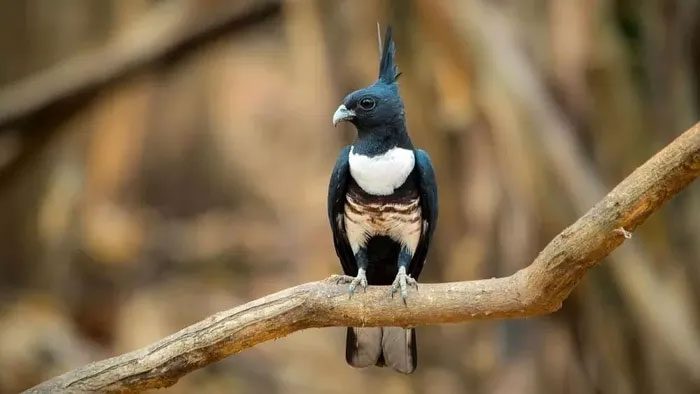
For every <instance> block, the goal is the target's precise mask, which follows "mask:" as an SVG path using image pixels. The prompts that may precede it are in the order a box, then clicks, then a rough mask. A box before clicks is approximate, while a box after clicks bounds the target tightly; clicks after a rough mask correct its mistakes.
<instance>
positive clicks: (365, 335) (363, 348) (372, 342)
mask: <svg viewBox="0 0 700 394" xmlns="http://www.w3.org/2000/svg"><path fill="white" fill-rule="evenodd" d="M416 348H417V346H416V332H415V330H414V329H412V328H409V329H405V328H401V327H363V328H358V327H349V328H348V332H347V341H346V347H345V359H346V360H347V362H348V364H350V365H352V366H353V367H357V368H362V367H369V366H371V365H377V366H380V367H383V366H385V365H386V366H389V367H391V368H393V369H394V370H396V371H398V372H401V373H405V374H410V373H412V372H413V371H414V370H415V369H416V365H417V362H418V357H417V351H416Z"/></svg>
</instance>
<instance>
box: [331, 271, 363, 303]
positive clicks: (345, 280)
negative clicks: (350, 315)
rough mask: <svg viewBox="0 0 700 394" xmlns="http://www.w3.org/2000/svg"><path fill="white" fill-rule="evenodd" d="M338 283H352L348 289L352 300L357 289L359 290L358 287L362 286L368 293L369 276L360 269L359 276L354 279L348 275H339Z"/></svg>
mask: <svg viewBox="0 0 700 394" xmlns="http://www.w3.org/2000/svg"><path fill="white" fill-rule="evenodd" d="M336 283H338V284H340V283H350V286H349V287H348V295H349V296H350V298H352V295H353V294H354V293H355V289H357V286H358V285H359V286H361V287H362V290H363V291H367V275H366V274H365V270H363V269H362V268H360V269H359V270H357V276H356V277H354V278H353V277H352V276H348V275H338V280H337V281H336Z"/></svg>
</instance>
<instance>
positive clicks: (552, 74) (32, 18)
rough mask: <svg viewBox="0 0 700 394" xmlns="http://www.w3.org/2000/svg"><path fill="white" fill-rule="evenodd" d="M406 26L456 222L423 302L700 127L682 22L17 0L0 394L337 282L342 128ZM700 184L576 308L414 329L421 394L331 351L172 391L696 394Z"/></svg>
mask: <svg viewBox="0 0 700 394" xmlns="http://www.w3.org/2000/svg"><path fill="white" fill-rule="evenodd" d="M377 22H380V23H381V24H382V25H386V24H387V23H391V24H393V26H394V28H395V37H396V41H397V47H398V63H399V65H400V68H401V70H402V71H403V76H402V77H401V80H400V85H401V92H402V94H403V97H404V99H405V103H406V109H407V114H408V126H409V131H410V134H411V136H412V138H413V140H414V142H415V143H416V144H417V145H418V146H420V147H423V148H425V149H426V150H428V151H429V152H430V154H431V156H432V158H433V161H434V164H435V166H436V170H437V175H438V183H439V189H440V205H441V212H440V213H441V216H440V223H439V226H438V230H437V233H436V238H437V240H436V242H435V244H434V247H433V250H432V251H431V254H430V257H429V261H428V263H427V265H426V269H425V270H424V275H423V277H422V278H421V279H422V281H424V282H438V281H456V280H467V279H477V278H485V277H492V276H501V275H508V274H510V273H512V272H514V271H516V270H518V269H519V268H522V267H524V266H526V265H527V264H529V263H530V262H531V261H532V260H533V258H534V257H535V256H536V254H537V253H538V251H539V250H540V249H541V248H542V247H543V246H544V245H546V243H547V242H548V241H549V240H550V239H551V238H552V237H553V236H554V235H556V234H557V233H558V232H559V231H561V230H562V229H563V228H565V227H566V226H567V225H569V224H570V223H572V222H573V221H574V220H575V219H576V218H577V217H579V216H580V215H581V214H582V213H584V212H585V211H586V210H588V208H590V207H591V206H592V205H593V203H594V202H595V201H597V199H599V198H600V197H602V196H603V195H604V194H605V193H606V192H607V190H609V189H610V188H611V187H612V186H614V185H615V184H617V183H618V182H619V181H620V180H622V179H623V178H624V177H625V176H626V174H628V173H630V172H631V171H632V170H633V169H634V168H636V167H637V166H638V165H640V164H641V163H643V162H644V161H645V160H646V159H647V158H649V157H650V156H651V155H652V154H653V153H654V152H656V151H657V150H659V149H660V148H661V147H663V146H664V145H666V144H667V143H668V142H670V141H671V140H672V139H673V138H674V137H675V136H677V135H679V134H680V133H681V132H682V131H684V130H685V129H686V128H688V127H689V126H691V125H692V124H693V123H694V122H696V121H697V120H698V118H699V117H700V116H699V112H700V105H699V101H698V100H699V98H700V77H699V76H698V75H699V71H700V2H698V1H693V0H645V1H636V0H566V1H564V0H527V1H519V0H500V1H491V0H463V1H457V0H455V1H446V0H438V1H435V0H408V1H399V0H395V1H378V2H377V1H369V0H363V1H359V0H353V1H350V0H344V1H321V0H317V1H311V0H308V1H302V0H297V1H291V0H289V1H273V0H259V1H243V0H238V1H231V0H160V1H155V0H99V1H96V0H61V1H53V0H26V1H16V0H0V392H2V393H5V392H16V391H18V390H21V389H24V388H27V387H29V386H31V385H34V384H36V383H38V382H40V381H41V380H43V379H46V378H49V377H51V376H54V375H56V374H59V373H61V372H63V371H66V370H68V369H70V368H74V367H78V366H80V365H82V364H84V363H87V362H89V361H92V360H97V359H101V358H104V357H108V356H110V355H115V354H118V353H121V352H125V351H129V350H132V349H135V348H137V347H141V346H143V345H146V344H148V343H150V342H152V341H154V340H157V339H159V338H160V337H162V336H165V335H167V334H170V333H172V332H174V331H176V330H178V329H180V328H182V327H184V326H186V325H188V324H190V323H193V322H195V321H198V320H199V319H201V318H203V317H205V316H207V315H209V314H211V313H214V312H216V311H219V310H223V309H226V308H229V307H232V306H235V305H238V304H240V303H243V302H245V301H247V300H251V299H254V298H257V297H260V296H263V295H265V294H267V293H270V292H273V291H276V290H279V289H282V288H286V287H290V286H292V285H295V284H299V283H302V282H305V281H311V280H317V279H321V278H325V277H327V276H328V275H330V274H332V273H338V272H339V271H340V266H339V264H338V262H337V260H336V257H335V254H334V251H333V247H332V241H331V235H330V231H329V228H328V225H327V223H326V211H325V209H326V208H325V199H326V188H327V182H328V177H329V174H330V171H331V168H332V166H333V163H334V161H335V156H336V154H337V152H338V151H339V149H340V148H341V147H342V146H343V145H345V144H347V143H348V142H349V141H351V139H352V138H353V133H354V130H353V129H352V128H351V127H350V126H347V125H344V126H342V127H339V128H337V129H334V128H333V127H332V126H331V121H330V120H331V115H332V113H333V111H334V110H335V108H336V107H337V105H338V104H339V103H340V101H341V99H342V98H343V97H344V96H345V94H347V93H348V92H349V91H351V90H354V89H357V88H359V87H362V86H365V85H367V84H369V83H371V82H372V81H374V79H375V78H376V70H377V57H378V53H377V37H376V23H377ZM698 234H700V187H699V186H698V185H697V184H695V185H692V184H691V185H690V187H689V188H688V189H686V190H685V191H683V192H682V193H681V194H680V195H679V196H678V197H676V198H675V199H674V200H672V201H671V202H670V203H669V204H668V205H667V206H665V207H664V208H663V209H662V210H661V211H659V212H658V213H656V214H654V215H653V216H652V217H650V218H649V219H648V220H647V222H646V223H645V224H644V225H643V226H641V227H640V228H639V229H638V230H637V231H636V232H635V234H634V237H633V239H632V240H630V241H627V242H626V243H625V245H624V246H622V247H621V248H619V249H618V250H616V251H615V252H613V254H612V255H611V256H610V257H608V258H607V259H605V261H604V262H603V264H601V265H600V266H599V267H597V268H595V269H594V270H592V271H591V272H590V274H589V275H588V276H587V277H586V279H585V280H584V282H583V283H582V284H581V285H580V286H579V287H578V288H577V289H576V290H575V292H574V293H573V294H572V296H571V297H570V298H569V299H568V300H567V301H566V302H565V303H564V306H563V308H562V310H561V311H559V312H557V313H555V314H553V315H551V316H545V317H538V318H532V319H527V320H520V321H482V322H473V323H468V324H459V325H450V326H440V327H424V328H420V329H419V354H420V363H419V369H418V371H417V372H416V373H415V374H414V375H412V376H402V375H398V374H395V373H392V372H390V371H389V370H386V369H378V368H373V369H366V370H356V369H352V368H350V367H347V366H346V364H345V360H344V335H345V334H344V333H345V330H344V329H342V328H332V329H322V330H308V331H304V332H299V333H296V334H294V335H291V336H289V337H287V338H284V339H280V340H277V341H275V342H269V343H265V344H262V345H260V346H257V347H255V348H253V349H250V350H247V351H245V352H243V353H242V354H239V355H236V356H233V357H230V358H228V359H226V360H223V361H221V362H219V363H217V364H215V365H212V366H209V367H207V368H205V369H203V370H199V371H196V372H194V373H192V374H190V375H188V376H186V377H185V378H183V379H182V380H181V381H180V382H179V383H178V384H176V385H175V386H173V387H171V388H169V389H167V391H168V392H173V393H190V392H199V393H220V392H240V393H263V392H265V393H357V392H377V391H380V392H386V393H429V392H430V393H459V392H468V393H581V394H584V393H698V392H700V325H699V317H700V316H699V315H700V242H699V241H700V236H699V235H698Z"/></svg>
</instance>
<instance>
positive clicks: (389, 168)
mask: <svg viewBox="0 0 700 394" xmlns="http://www.w3.org/2000/svg"><path fill="white" fill-rule="evenodd" d="M353 149H354V147H352V148H350V157H349V161H350V175H352V177H353V179H355V182H357V184H358V185H360V187H361V188H362V190H364V191H366V192H367V193H369V194H372V195H375V196H387V195H389V194H392V193H393V192H394V190H396V189H397V188H398V187H399V186H401V185H402V184H403V183H404V182H405V181H406V178H408V175H409V174H410V173H411V171H413V166H414V165H415V161H416V158H415V156H414V155H413V151H412V150H410V149H404V148H398V147H395V148H391V149H389V150H388V151H386V153H383V154H381V155H377V156H372V157H369V156H364V155H359V154H355V153H354V152H353Z"/></svg>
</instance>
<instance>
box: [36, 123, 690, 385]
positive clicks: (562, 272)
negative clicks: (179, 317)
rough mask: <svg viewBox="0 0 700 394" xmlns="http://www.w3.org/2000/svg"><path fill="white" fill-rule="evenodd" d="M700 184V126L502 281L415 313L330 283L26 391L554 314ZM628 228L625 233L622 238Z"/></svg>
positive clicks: (459, 285)
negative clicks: (250, 353) (327, 343)
mask: <svg viewBox="0 0 700 394" xmlns="http://www.w3.org/2000/svg"><path fill="white" fill-rule="evenodd" d="M698 175H700V123H698V124H696V125H695V126H693V127H692V128H691V129H690V130H688V131H686V132H685V133H684V134H683V135H681V136H680V137H678V138H677V139H676V140H675V141H674V142H672V143H671V144H670V145H668V146H667V147H666V148H664V149H663V150H662V151H661V152H659V153H657V154H656V155H655V156H654V157H652V158H651V159H650V160H649V161H647V162H646V163H645V164H643V165H642V166H641V167H639V168H638V169H637V170H635V171H634V172H633V173H632V174H631V175H630V176H628V177H627V178H626V179H625V180H624V181H622V183H620V184H619V185H618V186H617V187H616V188H615V189H613V190H612V191H611V192H610V193H608V195H607V196H605V198H603V199H602V200H601V201H600V202H598V203H597V204H596V205H595V206H594V207H593V208H592V209H591V210H589V211H588V212H587V213H586V214H585V215H584V216H583V217H581V218H580V219H579V220H577V221H576V223H574V224H572V225H571V226H569V227H568V228H567V229H565V230H564V231H562V232H561V233H560V234H559V235H557V236H556V237H555V238H554V239H553V240H552V241H551V242H550V243H549V244H548V245H547V246H546V247H545V248H544V250H542V252H540V254H539V255H538V256H537V258H536V259H535V261H534V262H533V263H532V264H531V265H530V266H528V267H527V268H524V269H522V270H520V271H518V272H516V273H515V274H513V275H511V276H509V277H505V278H494V279H486V280H476V281H466V282H454V283H440V284H423V285H421V286H420V289H419V291H418V292H411V294H410V296H409V299H408V305H407V306H404V305H403V304H402V303H401V301H400V300H398V299H392V298H391V297H389V296H388V290H387V288H386V287H375V286H371V287H370V288H368V289H367V292H366V293H361V294H357V295H356V296H354V297H353V298H352V299H348V296H347V292H346V287H345V286H341V285H336V284H335V283H334V281H333V279H332V278H329V279H327V280H325V281H320V282H312V283H306V284H303V285H300V286H296V287H293V288H290V289H287V290H284V291H281V292H279V293H275V294H272V295H269V296H266V297H263V298H260V299H258V300H255V301H252V302H249V303H247V304H245V305H241V306H239V307H236V308H233V309H230V310H228V311H224V312H220V313H218V314H216V315H213V316H210V317H208V318H206V319H205V320H202V321H200V322H199V323H196V324H194V325H192V326H189V327H187V328H185V329H183V330H181V331H179V332H177V333H175V334H173V335H171V336H169V337H167V338H164V339H162V340H160V341H158V342H156V343H154V344H152V345H150V346H147V347H145V348H142V349H139V350H136V351H133V352H131V353H127V354H123V355H120V356H116V357H113V358H110V359H107V360H103V361H99V362H96V363H92V364H89V365H87V366H84V367H82V368H78V369H76V370H73V371H70V372H68V373H66V374H64V375H61V376H58V377H56V378H54V379H51V380H49V381H46V382H44V383H42V384H40V385H38V386H36V387H34V388H32V389H29V392H43V391H50V392H53V391H66V390H68V391H71V390H75V391H132V390H144V389H150V388H158V387H166V386H169V385H172V384H174V383H175V382H176V381H177V379H178V378H180V377H181V376H183V375H184V374H186V373H188V372H190V371H192V370H194V369H197V368H201V367H203V366H205V365H208V364H211V363H213V362H215V361H218V360H220V359H222V358H224V357H227V356H229V355H231V354H234V353H237V352H240V351H242V350H244V349H247V348H249V347H252V346H254V345H256V344H258V343H261V342H265V341H268V340H271V339H274V338H280V337H283V336H285V335H288V334H290V333H292V332H294V331H298V330H302V329H306V328H312V327H330V326H363V325H364V326H417V325H428V324H441V323H457V322H463V321H467V320H474V319H496V318H513V317H527V316H535V315H541V314H545V313H551V312H554V311H556V310H558V309H559V308H560V307H561V304H562V302H563V301H564V299H566V297H567V296H568V295H569V293H571V291H572V290H573V288H574V287H575V286H576V285H577V284H578V283H579V282H580V280H581V278H582V277H583V275H584V274H585V272H586V271H587V270H588V269H589V268H591V267H592V266H594V265H595V264H596V263H597V262H598V261H600V260H601V259H602V258H604V257H605V256H607V255H608V254H609V253H610V252H611V251H612V250H613V249H615V248H616V247H617V246H619V245H620V244H621V243H622V242H623V241H625V240H626V239H627V237H626V235H627V233H626V232H633V231H634V229H635V228H636V227H637V226H638V225H640V224H641V223H642V222H643V221H644V220H645V219H646V218H647V217H648V216H649V215H650V214H651V213H652V212H654V211H655V210H657V209H659V207H661V205H662V204H663V203H664V202H666V201H667V200H668V199H670V198H671V197H672V196H674V195H675V194H676V193H678V192H679V191H680V190H682V189H683V188H684V187H686V186H687V185H688V184H689V183H690V182H692V181H693V180H694V179H695V178H696V177H697V176H698ZM622 229H624V231H622Z"/></svg>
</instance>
